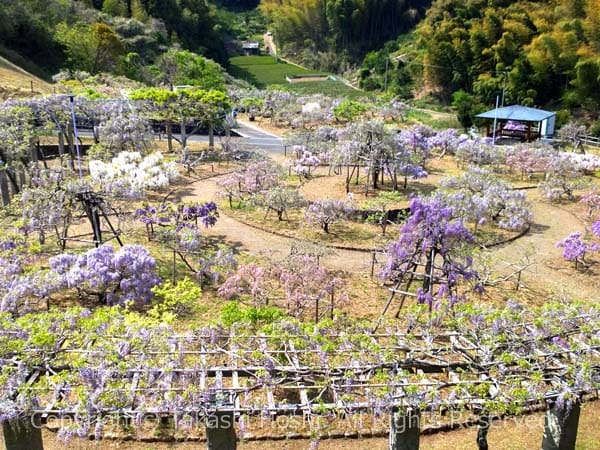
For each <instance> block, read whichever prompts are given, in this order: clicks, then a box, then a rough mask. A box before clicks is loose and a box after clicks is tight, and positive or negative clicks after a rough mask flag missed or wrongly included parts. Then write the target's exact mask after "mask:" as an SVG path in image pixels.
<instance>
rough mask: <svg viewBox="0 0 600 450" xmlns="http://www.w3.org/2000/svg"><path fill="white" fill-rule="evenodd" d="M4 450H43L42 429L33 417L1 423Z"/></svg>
mask: <svg viewBox="0 0 600 450" xmlns="http://www.w3.org/2000/svg"><path fill="white" fill-rule="evenodd" d="M2 432H3V435H4V446H5V448H6V450H44V442H43V440H42V427H41V424H40V423H39V421H38V420H35V422H34V417H33V416H32V417H29V416H28V417H23V418H20V419H17V420H13V421H7V422H2Z"/></svg>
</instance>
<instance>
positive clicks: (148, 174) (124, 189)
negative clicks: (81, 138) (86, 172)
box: [89, 152, 179, 197]
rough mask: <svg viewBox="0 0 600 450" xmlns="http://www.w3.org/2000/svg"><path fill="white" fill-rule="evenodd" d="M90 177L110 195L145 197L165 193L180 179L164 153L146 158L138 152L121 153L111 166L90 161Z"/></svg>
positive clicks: (172, 163) (176, 169)
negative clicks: (150, 192)
mask: <svg viewBox="0 0 600 450" xmlns="http://www.w3.org/2000/svg"><path fill="white" fill-rule="evenodd" d="M89 166H90V176H91V178H92V181H93V182H95V183H98V184H99V185H100V188H101V190H102V191H104V192H105V193H107V194H112V195H115V196H123V197H142V196H144V195H145V193H146V191H147V190H154V189H163V188H166V187H167V186H169V184H170V183H171V182H172V181H174V180H175V179H177V178H178V177H179V170H178V168H177V164H175V163H174V162H166V161H165V160H164V157H163V155H162V154H161V153H152V154H150V155H148V156H146V157H144V158H142V155H141V154H140V153H138V152H121V153H119V154H118V155H117V156H116V157H114V158H113V159H112V161H111V162H110V163H104V162H102V161H98V160H92V161H90V164H89Z"/></svg>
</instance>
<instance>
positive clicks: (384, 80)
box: [383, 55, 390, 92]
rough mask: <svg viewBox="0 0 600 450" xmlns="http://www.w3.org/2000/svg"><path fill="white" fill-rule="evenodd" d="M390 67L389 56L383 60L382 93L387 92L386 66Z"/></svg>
mask: <svg viewBox="0 0 600 450" xmlns="http://www.w3.org/2000/svg"><path fill="white" fill-rule="evenodd" d="M389 65H390V55H387V56H386V58H385V77H384V79H383V92H387V84H388V66H389Z"/></svg>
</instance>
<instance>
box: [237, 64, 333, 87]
mask: <svg viewBox="0 0 600 450" xmlns="http://www.w3.org/2000/svg"><path fill="white" fill-rule="evenodd" d="M229 64H230V67H229V72H230V73H231V74H232V75H233V76H234V77H237V78H241V79H242V80H246V81H248V82H249V83H252V84H254V85H255V86H256V87H258V88H263V89H264V88H266V87H268V86H270V85H273V84H283V83H287V81H286V80H285V77H289V76H294V75H308V74H311V75H317V74H318V75H324V74H322V73H319V72H315V71H314V70H307V69H304V68H302V67H298V66H294V65H292V64H288V63H286V62H283V61H276V60H275V58H274V57H272V56H234V57H233V58H230V59H229Z"/></svg>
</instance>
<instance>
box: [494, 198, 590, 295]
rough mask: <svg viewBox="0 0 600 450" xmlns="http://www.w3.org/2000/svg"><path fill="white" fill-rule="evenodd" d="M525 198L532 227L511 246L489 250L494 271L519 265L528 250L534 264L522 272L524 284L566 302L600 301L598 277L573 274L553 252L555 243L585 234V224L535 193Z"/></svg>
mask: <svg viewBox="0 0 600 450" xmlns="http://www.w3.org/2000/svg"><path fill="white" fill-rule="evenodd" d="M528 197H529V199H530V201H531V202H532V204H533V219H534V223H533V224H532V226H531V230H530V231H529V232H528V233H527V234H525V235H524V236H523V237H521V238H520V239H518V240H517V241H515V242H513V243H509V244H507V245H503V246H499V247H496V248H493V249H491V250H490V252H491V254H492V256H493V258H494V261H493V263H494V269H495V270H496V271H498V272H500V273H501V272H502V271H505V272H506V270H507V269H506V265H505V264H504V263H503V262H502V261H511V262H515V261H518V260H519V259H521V258H522V257H523V255H524V254H525V252H526V251H528V249H531V250H532V251H533V259H534V260H535V261H536V263H535V264H534V265H532V266H531V267H530V268H529V269H527V270H526V271H525V273H524V278H523V279H524V281H525V283H529V284H531V286H532V287H540V288H543V289H544V290H546V291H552V292H555V293H556V294H557V295H560V294H564V297H565V298H573V299H581V300H594V299H600V294H599V289H600V282H599V281H598V279H599V274H598V273H597V272H596V273H595V272H593V271H591V272H590V271H588V272H585V273H583V272H578V271H576V270H575V268H574V267H573V265H572V264H571V263H568V262H567V261H564V260H563V258H562V249H559V248H556V243H557V242H558V241H561V240H563V239H564V238H565V237H567V236H568V235H569V234H570V233H573V232H575V231H584V229H585V225H584V223H583V222H582V221H581V220H580V219H578V218H577V217H576V216H575V215H574V214H572V213H571V212H569V211H567V210H566V209H563V208H562V207H560V206H556V205H552V204H550V203H548V202H546V201H545V200H543V199H542V198H540V194H539V191H538V190H537V189H535V190H530V191H528ZM592 270H594V268H593V267H592ZM596 270H598V269H596Z"/></svg>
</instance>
